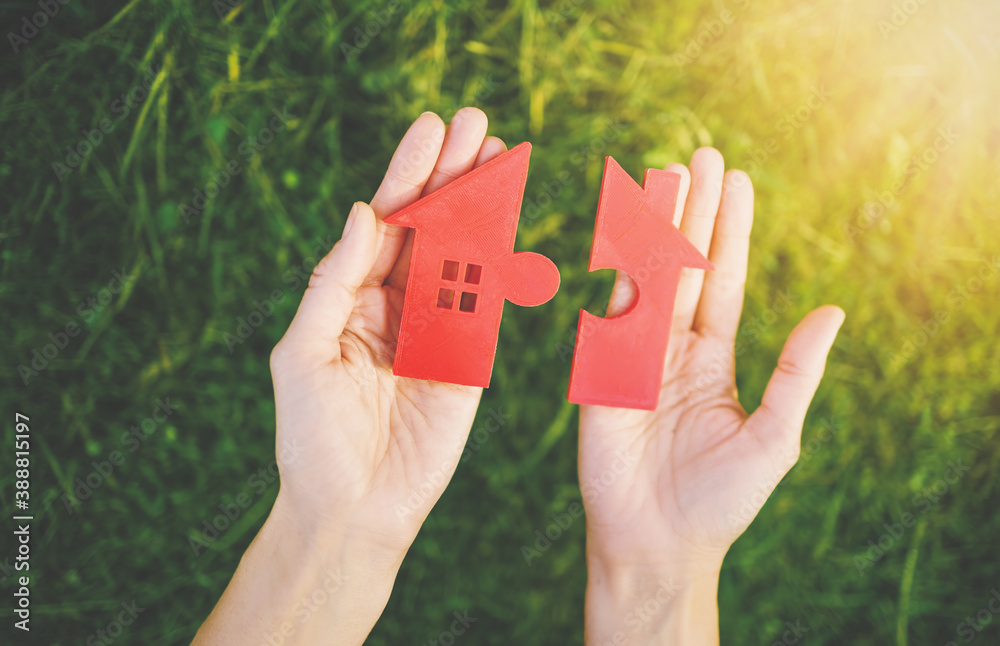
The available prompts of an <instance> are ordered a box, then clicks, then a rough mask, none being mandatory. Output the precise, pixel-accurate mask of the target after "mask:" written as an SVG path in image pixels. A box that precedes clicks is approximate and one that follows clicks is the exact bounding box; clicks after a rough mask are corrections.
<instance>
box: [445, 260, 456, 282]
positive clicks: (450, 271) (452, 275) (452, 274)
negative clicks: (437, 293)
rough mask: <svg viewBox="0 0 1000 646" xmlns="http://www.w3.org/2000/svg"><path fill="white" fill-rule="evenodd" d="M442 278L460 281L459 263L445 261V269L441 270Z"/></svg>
mask: <svg viewBox="0 0 1000 646" xmlns="http://www.w3.org/2000/svg"><path fill="white" fill-rule="evenodd" d="M441 278H444V279H445V280H458V263H457V262H455V261H454V260H445V261H444V268H443V269H441Z"/></svg>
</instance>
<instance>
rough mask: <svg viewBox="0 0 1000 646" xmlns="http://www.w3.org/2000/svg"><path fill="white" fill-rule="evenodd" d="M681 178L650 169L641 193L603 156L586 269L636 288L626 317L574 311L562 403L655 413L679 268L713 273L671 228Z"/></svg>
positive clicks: (612, 161) (615, 165)
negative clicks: (627, 279)
mask: <svg viewBox="0 0 1000 646" xmlns="http://www.w3.org/2000/svg"><path fill="white" fill-rule="evenodd" d="M680 180H681V177H680V175H678V174H676V173H671V172H667V171H663V170H654V169H649V170H647V171H646V177H645V179H644V180H643V185H642V188H640V187H639V185H638V184H636V183H635V181H634V180H633V179H632V178H631V177H630V176H629V175H628V173H626V172H625V171H624V170H623V169H622V167H621V166H619V165H618V162H616V161H615V160H614V159H613V158H611V157H608V158H607V159H606V161H605V164H604V179H603V180H602V183H601V196H600V198H599V200H598V204H597V220H596V223H595V225H594V243H593V245H592V247H591V250H590V264H589V266H588V269H589V270H590V271H595V270H597V269H607V268H611V269H619V270H621V271H624V272H626V273H628V275H629V276H631V277H632V279H633V280H634V281H635V283H636V285H637V286H638V294H637V296H636V298H635V301H634V302H633V303H632V305H631V306H629V308H628V310H626V311H625V312H623V313H621V314H619V315H618V316H614V317H610V318H600V317H597V316H594V315H592V314H590V313H588V312H585V311H584V310H580V323H579V325H578V327H577V335H576V349H575V351H574V353H573V366H572V369H571V371H570V378H569V393H568V395H567V397H568V398H569V400H570V401H571V402H574V403H577V404H599V405H602V406H615V407H619V408H639V409H644V410H654V409H655V408H656V405H657V402H658V400H659V396H660V386H661V384H662V381H663V364H664V360H665V359H666V353H667V341H668V340H669V338H670V325H671V319H672V318H673V311H674V298H675V296H676V295H677V284H678V282H679V281H680V276H681V269H682V268H683V267H694V268H697V269H708V270H711V269H714V267H713V266H712V264H711V263H710V262H708V261H707V260H706V259H705V258H704V257H703V256H702V255H701V253H700V252H699V251H698V250H697V249H696V248H695V247H694V245H692V244H691V243H690V242H688V240H687V238H685V237H684V235H683V234H682V233H681V232H680V231H679V230H678V229H677V227H675V226H674V225H673V222H672V220H673V215H674V207H675V205H676V204H677V193H678V190H679V188H680Z"/></svg>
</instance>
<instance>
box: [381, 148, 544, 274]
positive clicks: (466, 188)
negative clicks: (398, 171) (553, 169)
mask: <svg viewBox="0 0 1000 646" xmlns="http://www.w3.org/2000/svg"><path fill="white" fill-rule="evenodd" d="M530 157H531V144H530V143H528V142H524V143H522V144H520V145H518V146H515V147H514V148H511V149H510V150H508V151H507V152H505V153H503V154H501V155H498V156H497V157H494V158H493V159H491V160H490V161H488V162H486V163H485V164H483V165H482V166H480V167H478V168H476V169H473V170H471V171H469V172H468V173H466V174H464V175H462V176H461V177H458V178H457V179H455V180H453V181H452V182H450V183H448V184H447V185H445V186H443V187H442V188H439V189H438V190H436V191H434V192H433V193H430V194H428V195H426V196H424V197H422V198H420V199H419V200H417V201H416V202H414V203H413V204H411V205H409V206H407V207H405V208H403V209H400V210H399V211H397V212H395V213H393V214H392V215H390V216H389V217H387V218H385V220H384V221H385V222H386V223H387V224H395V225H400V226H405V227H412V228H415V229H419V230H420V231H421V232H425V233H427V234H429V236H430V237H431V238H434V239H435V240H437V241H438V242H439V243H443V244H449V245H450V244H454V245H455V246H456V247H457V248H458V249H457V250H463V249H464V250H466V251H473V252H477V253H476V255H477V256H480V257H486V258H489V257H495V256H496V255H498V254H501V253H509V252H510V251H512V250H513V248H514V237H515V236H516V234H517V221H518V217H519V215H520V212H521V198H522V196H523V195H524V187H525V184H526V182H527V179H528V162H529V159H530Z"/></svg>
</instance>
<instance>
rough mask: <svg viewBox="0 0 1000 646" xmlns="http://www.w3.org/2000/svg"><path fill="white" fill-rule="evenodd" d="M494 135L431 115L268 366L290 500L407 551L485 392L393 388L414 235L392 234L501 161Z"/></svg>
mask: <svg viewBox="0 0 1000 646" xmlns="http://www.w3.org/2000/svg"><path fill="white" fill-rule="evenodd" d="M486 129H487V119H486V116H485V115H484V114H483V113H482V112H481V111H479V110H477V109H474V108H466V109H463V110H460V111H459V112H458V113H457V114H456V115H455V117H454V119H453V120H452V122H451V124H450V125H449V126H448V128H447V129H446V128H445V126H444V123H443V122H442V121H441V119H440V118H438V117H437V116H436V115H433V114H430V113H427V114H424V115H421V116H420V117H419V118H418V119H417V120H416V121H415V122H414V123H413V125H412V126H411V127H410V129H409V131H408V132H407V133H406V135H405V137H404V138H403V140H402V141H401V142H400V144H399V147H398V148H397V150H396V153H395V154H394V156H393V158H392V161H391V162H390V164H389V169H388V171H387V172H386V176H385V179H384V180H383V182H382V184H381V186H380V187H379V189H378V192H377V193H376V195H375V197H374V198H373V200H372V202H371V206H368V205H366V204H364V203H361V202H359V203H356V204H355V206H354V209H353V210H352V212H351V216H350V217H349V218H348V223H347V225H346V226H345V229H344V235H343V238H342V239H341V240H340V241H339V242H338V243H337V244H336V245H335V246H334V248H333V250H332V251H331V252H330V254H329V255H328V256H327V257H326V258H324V259H323V260H322V261H321V262H320V263H319V264H318V265H317V267H316V269H315V270H314V272H313V276H312V278H311V279H310V282H309V286H308V288H307V289H306V292H305V294H304V296H303V298H302V303H301V305H300V306H299V310H298V312H297V313H296V315H295V319H294V320H293V321H292V324H291V326H290V327H289V329H288V332H287V333H286V334H285V336H284V338H282V340H281V341H280V342H279V343H278V345H277V346H276V347H275V349H274V352H273V353H272V357H271V368H272V376H273V379H274V389H275V400H276V402H277V429H278V433H277V440H278V447H277V454H278V456H279V468H280V470H281V494H280V495H281V496H283V497H285V498H286V499H289V500H291V501H293V505H292V507H293V508H295V509H305V510H307V511H308V512H309V515H312V516H314V517H315V518H316V519H317V522H321V521H325V520H331V521H334V523H336V524H338V525H339V529H338V531H353V532H356V534H357V535H360V536H366V537H369V538H370V539H371V540H373V541H378V542H380V543H382V544H384V545H386V546H388V547H391V548H402V549H403V551H405V549H406V547H408V546H409V544H410V542H412V540H413V538H414V537H415V536H416V533H417V530H418V529H419V527H420V524H421V523H422V521H423V520H424V518H425V517H426V516H427V514H428V513H429V511H430V509H431V507H432V506H433V505H434V503H435V502H436V501H437V499H438V498H439V497H440V495H441V493H442V492H443V491H444V488H445V486H446V485H447V483H448V481H449V480H450V479H451V476H452V474H453V472H454V470H455V467H456V466H457V464H458V461H459V458H460V456H461V452H462V448H463V446H464V445H465V442H466V439H467V437H468V434H469V429H470V427H471V425H472V422H473V418H474V416H475V412H476V407H477V405H478V403H479V397H480V395H481V393H482V389H480V388H473V387H467V386H455V385H450V384H443V383H437V382H429V381H419V380H414V379H408V378H403V377H396V376H395V375H393V374H392V363H393V356H394V353H395V346H396V339H397V336H398V332H399V321H400V316H401V312H402V305H403V295H404V291H405V288H406V279H407V274H408V270H409V262H410V250H411V246H412V234H408V231H407V230H406V229H403V228H400V227H395V226H391V225H386V224H383V223H382V220H383V219H384V218H385V217H386V216H388V215H390V214H392V213H394V212H395V211H398V210H399V209H401V208H403V207H405V206H407V205H409V204H410V203H412V202H414V201H415V200H417V199H418V198H420V197H421V196H423V195H426V194H428V193H430V192H432V191H435V190H437V189H439V188H441V187H442V186H444V185H445V184H447V183H448V182H449V181H451V180H453V179H455V178H456V177H459V176H460V175H462V174H464V173H466V172H468V171H469V170H471V169H472V168H474V167H476V166H479V165H481V164H483V163H485V162H486V161H488V160H489V159H491V158H492V157H495V156H496V155H499V154H501V153H503V152H504V151H505V150H506V147H505V146H504V144H503V142H502V141H500V140H499V139H497V138H495V137H486ZM283 454H284V457H283ZM345 523H347V524H348V525H349V526H346V527H345V526H344V524H345Z"/></svg>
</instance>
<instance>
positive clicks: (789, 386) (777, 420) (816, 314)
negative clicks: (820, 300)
mask: <svg viewBox="0 0 1000 646" xmlns="http://www.w3.org/2000/svg"><path fill="white" fill-rule="evenodd" d="M843 322H844V311H843V310H841V309H840V308H839V307H835V306H833V305H824V306H823V307H820V308H818V309H816V310H813V311H812V312H810V313H809V314H807V315H806V317H805V318H804V319H802V322H801V323H799V324H798V325H797V326H796V327H795V329H794V330H792V333H791V335H789V337H788V341H786V342H785V347H784V349H783V350H782V351H781V356H780V357H779V358H778V367H777V368H776V369H775V371H774V374H773V375H772V376H771V380H770V381H769V382H768V384H767V388H766V389H765V390H764V398H763V400H762V401H761V404H760V408H758V409H757V410H756V411H754V414H753V415H751V416H750V417H749V419H747V422H746V423H747V425H748V426H749V428H750V429H751V430H752V432H754V433H756V434H757V437H758V439H760V441H761V442H763V443H764V444H765V446H775V443H777V446H782V445H784V446H798V444H799V442H800V438H801V436H802V424H803V422H805V418H806V411H808V410H809V403H810V402H811V401H812V398H813V395H815V394H816V388H817V387H819V382H820V379H822V378H823V369H824V367H825V365H826V357H827V355H828V354H829V352H830V348H831V346H833V341H834V339H835V338H836V337H837V330H839V329H840V325H841V324H842V323H843Z"/></svg>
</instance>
